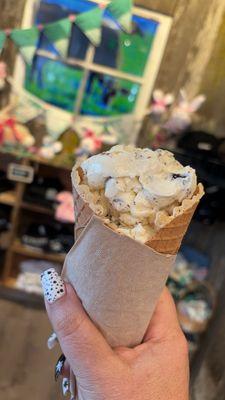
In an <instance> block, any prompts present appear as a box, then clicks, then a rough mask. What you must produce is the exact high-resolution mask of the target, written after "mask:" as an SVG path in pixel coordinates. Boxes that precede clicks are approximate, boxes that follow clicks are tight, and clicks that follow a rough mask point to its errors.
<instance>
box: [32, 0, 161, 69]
mask: <svg viewBox="0 0 225 400" xmlns="http://www.w3.org/2000/svg"><path fill="white" fill-rule="evenodd" d="M93 6H94V3H93V2H90V1H86V0H76V1H74V0H42V1H41V3H40V7H39V10H38V13H37V19H36V21H37V23H47V22H53V21H56V20H58V19H60V18H65V17H66V16H68V15H69V14H71V13H75V14H79V13H81V12H84V11H88V10H90V9H91V8H93ZM157 27H158V22H157V21H154V20H152V19H147V18H142V17H138V16H135V15H134V16H133V30H132V34H126V33H125V32H123V31H122V30H121V29H120V28H119V26H118V25H117V23H116V22H115V21H114V20H113V19H112V18H111V17H110V15H109V14H108V13H107V11H106V12H105V15H104V20H103V25H102V42H101V44H100V46H99V47H97V48H96V54H95V58H94V62H95V63H97V64H101V65H104V66H107V67H111V68H115V69H118V70H119V71H123V72H128V73H130V74H133V75H137V76H142V75H143V73H144V70H145V66H146V63H147V60H148V56H149V54H150V52H151V48H152V43H153V40H154V38H155V35H156V32H157ZM43 40H44V39H42V43H41V47H42V48H48V49H49V50H51V51H52V48H49V43H47V42H46V41H45V42H44V41H43ZM88 43H89V42H88V40H87V38H86V37H85V35H84V34H83V33H82V32H81V31H80V30H79V29H78V28H77V27H76V25H75V26H74V27H73V31H72V37H71V41H70V49H69V56H70V57H75V58H79V59H84V58H85V55H86V51H87V47H88ZM53 51H54V48H53ZM137 58H138V62H137Z"/></svg>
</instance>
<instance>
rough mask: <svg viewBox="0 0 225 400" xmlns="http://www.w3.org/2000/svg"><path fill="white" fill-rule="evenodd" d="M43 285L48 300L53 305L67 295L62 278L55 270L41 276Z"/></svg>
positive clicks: (48, 270)
mask: <svg viewBox="0 0 225 400" xmlns="http://www.w3.org/2000/svg"><path fill="white" fill-rule="evenodd" d="M41 283H42V288H43V291H44V296H45V298H46V300H47V301H48V302H49V303H50V304H52V303H54V302H55V301H56V300H58V299H60V298H61V297H63V296H64V294H65V293H66V291H65V285H64V282H63V280H62V278H61V277H60V276H59V274H58V272H56V270H55V269H54V268H50V269H47V271H45V272H43V274H41Z"/></svg>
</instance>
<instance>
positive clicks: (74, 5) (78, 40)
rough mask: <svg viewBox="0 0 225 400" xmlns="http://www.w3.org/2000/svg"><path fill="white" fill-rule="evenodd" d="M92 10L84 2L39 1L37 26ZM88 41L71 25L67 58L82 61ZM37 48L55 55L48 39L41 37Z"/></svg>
mask: <svg viewBox="0 0 225 400" xmlns="http://www.w3.org/2000/svg"><path fill="white" fill-rule="evenodd" d="M91 7H92V8H93V3H91V2H89V1H85V0H83V1H82V0H81V1H74V0H73V1H70V0H58V1H57V0H45V1H43V0H42V1H41V2H40V5H39V7H38V11H37V14H36V21H35V22H36V23H37V24H47V23H51V22H55V21H58V20H60V19H63V18H65V17H68V16H69V15H70V14H71V13H75V14H79V13H80V12H84V11H87V10H89V9H90V8H91ZM88 44H89V41H88V39H87V38H86V36H85V35H84V34H83V32H81V30H80V29H79V28H78V27H77V26H76V25H74V24H73V27H72V33H71V40H70V47H69V52H68V56H69V57H73V58H78V59H80V60H84V59H85V56H86V52H87V48H88ZM38 47H39V48H41V49H44V50H49V51H51V52H53V53H55V54H57V50H56V49H55V48H54V46H53V45H52V44H51V43H50V42H49V41H48V39H47V38H46V37H45V36H44V34H42V35H41V39H40V42H39V46H38Z"/></svg>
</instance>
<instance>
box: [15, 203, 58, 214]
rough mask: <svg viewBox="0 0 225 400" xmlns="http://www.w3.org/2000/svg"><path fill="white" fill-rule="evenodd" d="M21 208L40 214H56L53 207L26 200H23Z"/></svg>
mask: <svg viewBox="0 0 225 400" xmlns="http://www.w3.org/2000/svg"><path fill="white" fill-rule="evenodd" d="M21 208H23V209H24V210H29V211H33V212H36V213H40V214H47V215H54V210H52V209H51V208H47V207H42V206H39V205H38V204H33V203H28V202H26V201H22V203H21Z"/></svg>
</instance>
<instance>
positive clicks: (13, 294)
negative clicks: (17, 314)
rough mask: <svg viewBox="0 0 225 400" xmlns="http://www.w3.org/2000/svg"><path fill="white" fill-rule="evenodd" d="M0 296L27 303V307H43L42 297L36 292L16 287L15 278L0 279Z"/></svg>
mask: <svg viewBox="0 0 225 400" xmlns="http://www.w3.org/2000/svg"><path fill="white" fill-rule="evenodd" d="M0 297H1V298H4V299H6V300H10V301H15V302H16V303H18V302H20V303H22V304H29V307H30V306H31V307H35V308H43V307H44V299H43V297H42V296H41V295H39V294H37V293H29V292H27V291H26V290H23V289H20V288H18V287H16V278H12V277H10V278H8V279H7V280H5V281H4V282H2V281H0Z"/></svg>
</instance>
